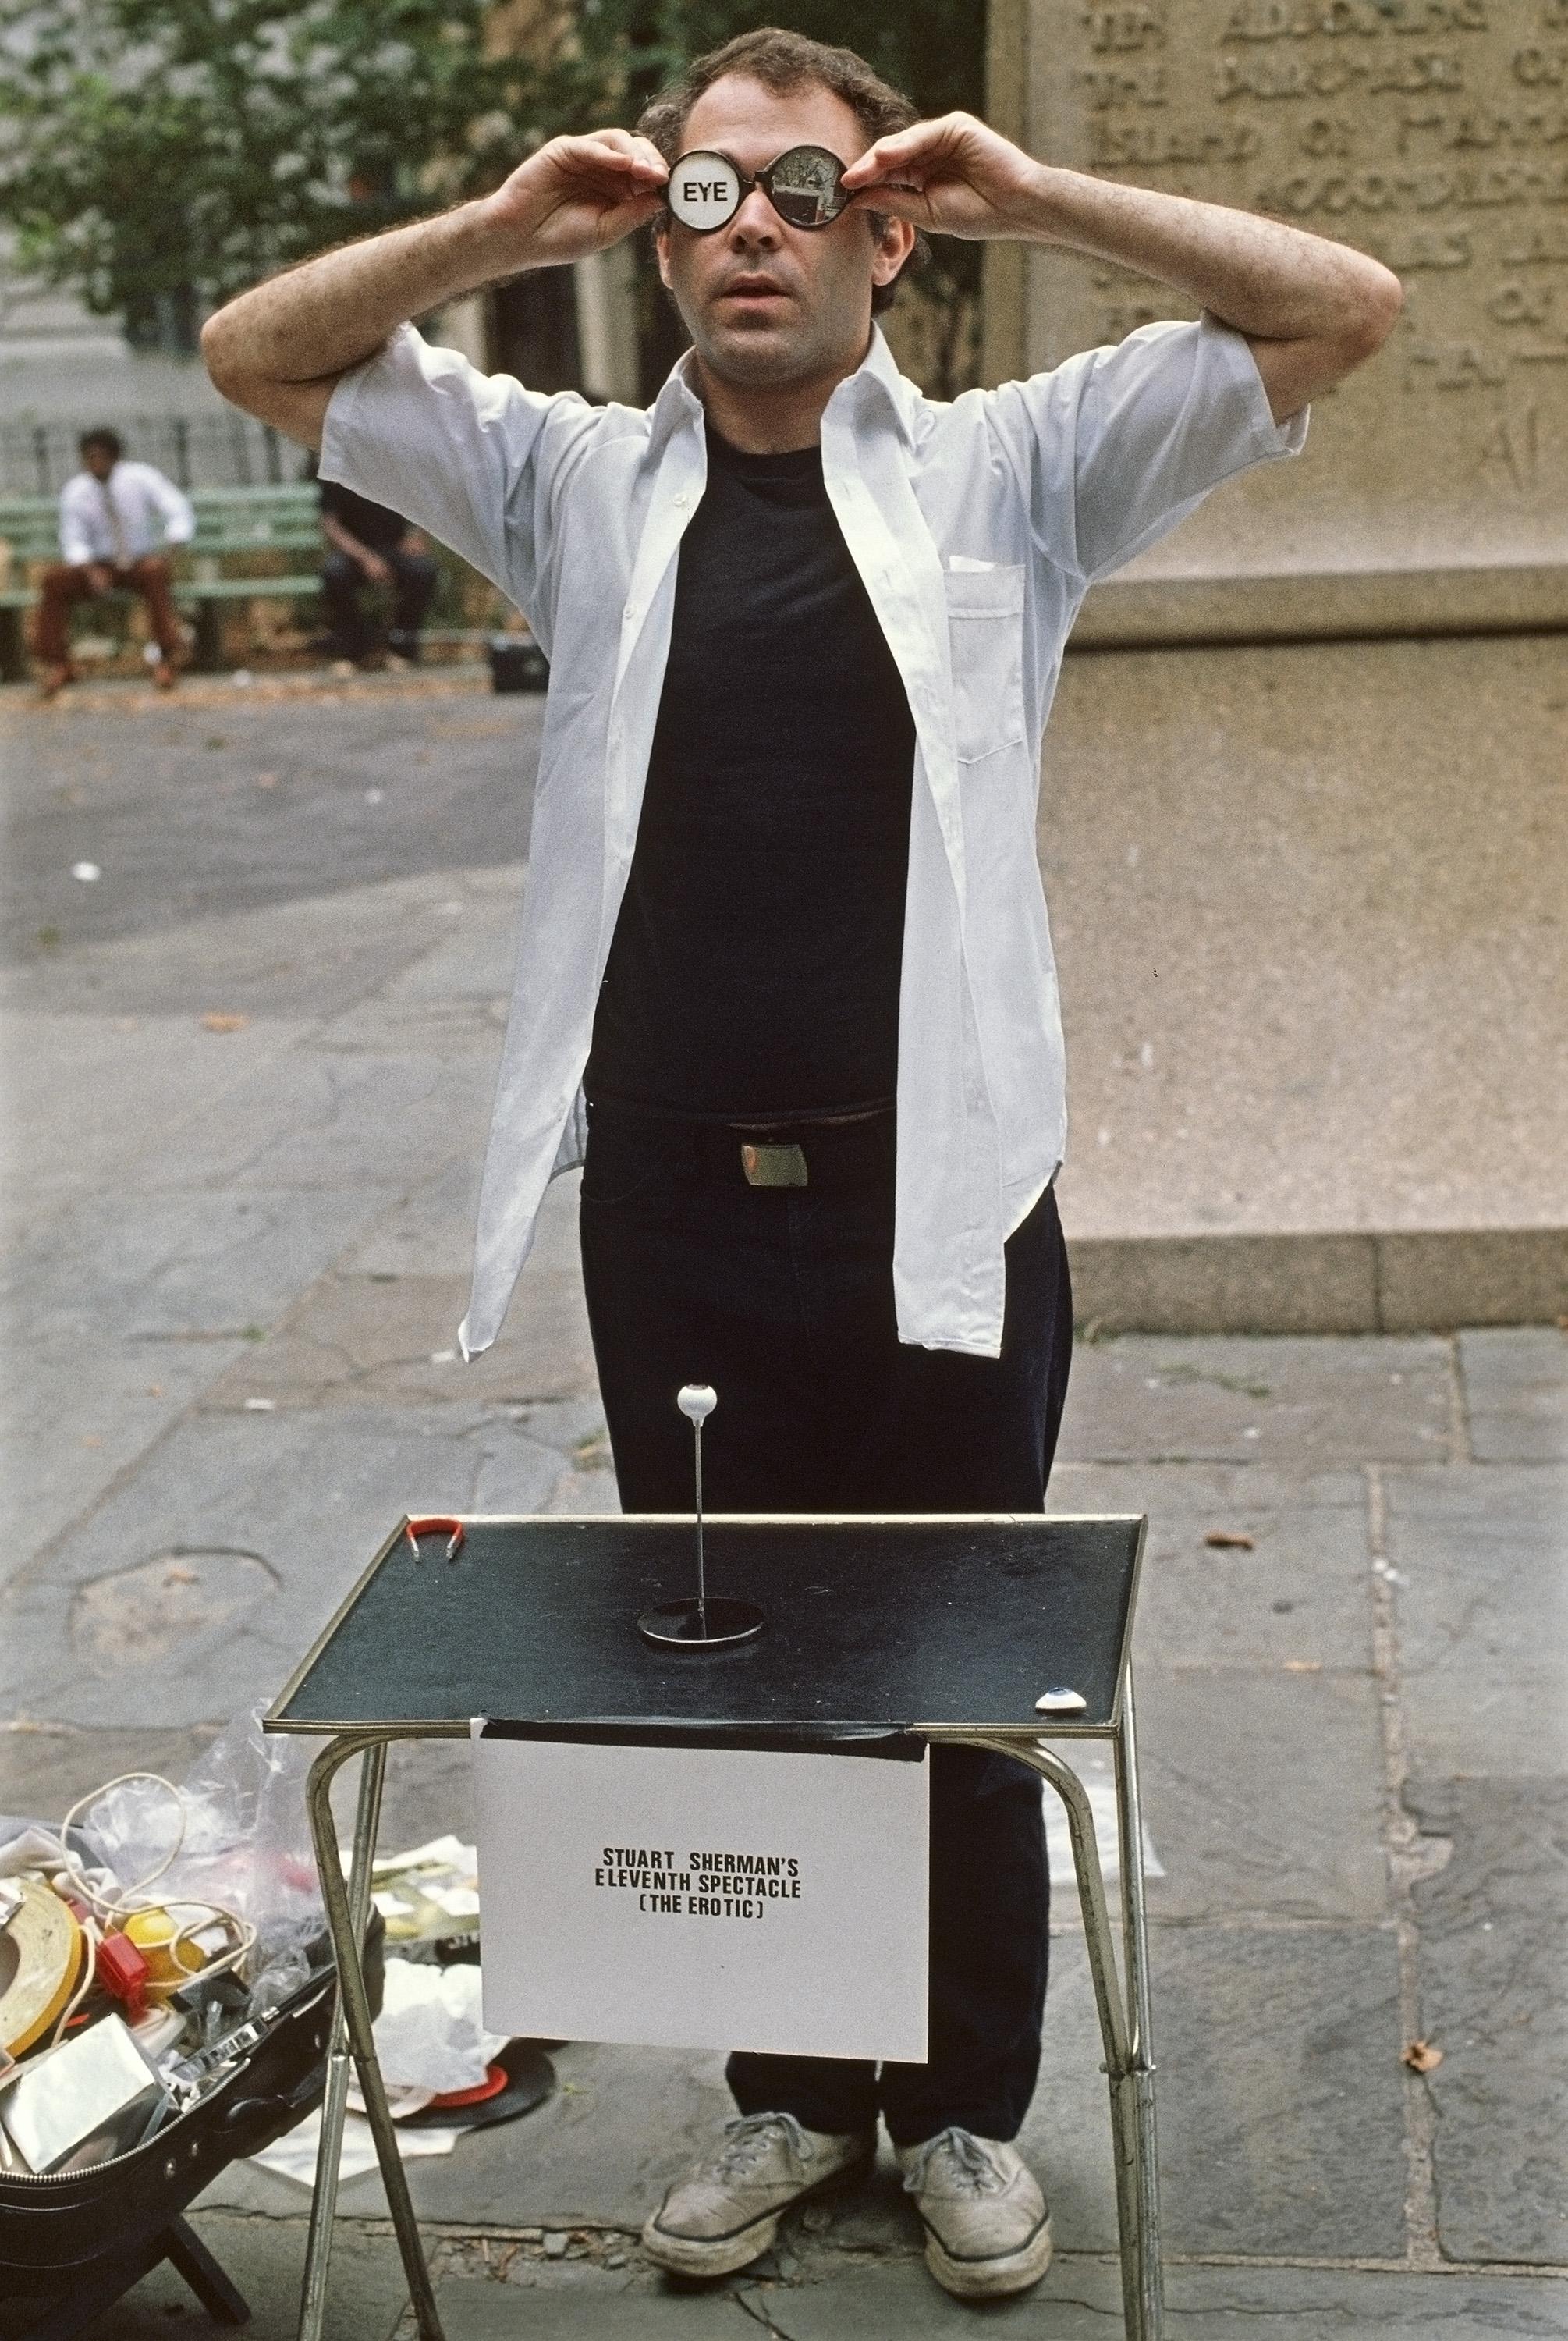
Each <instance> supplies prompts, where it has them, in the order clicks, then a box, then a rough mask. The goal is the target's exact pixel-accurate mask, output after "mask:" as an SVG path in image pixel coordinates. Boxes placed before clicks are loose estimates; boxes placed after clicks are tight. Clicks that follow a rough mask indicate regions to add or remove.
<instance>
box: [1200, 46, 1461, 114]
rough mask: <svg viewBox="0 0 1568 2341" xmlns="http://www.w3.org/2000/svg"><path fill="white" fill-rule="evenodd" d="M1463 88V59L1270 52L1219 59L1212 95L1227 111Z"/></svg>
mask: <svg viewBox="0 0 1568 2341" xmlns="http://www.w3.org/2000/svg"><path fill="white" fill-rule="evenodd" d="M1434 89H1435V90H1442V91H1444V92H1453V93H1454V95H1458V94H1459V93H1460V92H1461V91H1463V89H1464V59H1463V58H1462V57H1458V56H1454V55H1437V54H1435V53H1434V54H1431V55H1428V54H1427V53H1426V52H1425V51H1423V50H1416V51H1414V53H1413V54H1411V55H1408V56H1393V57H1384V56H1381V55H1380V56H1379V57H1378V58H1377V60H1376V61H1375V62H1369V61H1368V60H1367V59H1366V58H1365V57H1354V56H1342V55H1335V54H1331V55H1327V56H1294V55H1293V56H1277V55H1275V54H1273V52H1271V51H1265V52H1263V53H1262V54H1255V55H1243V56H1239V57H1221V58H1220V59H1219V60H1218V62H1217V64H1216V66H1215V85H1214V94H1215V96H1216V99H1217V100H1219V102H1220V103H1221V104H1222V105H1223V104H1224V103H1225V101H1226V99H1227V98H1233V97H1263V98H1270V97H1275V98H1280V97H1283V98H1291V97H1307V98H1312V97H1341V96H1344V95H1347V94H1354V95H1361V94H1362V93H1363V92H1365V93H1368V94H1370V95H1374V96H1378V95H1383V94H1384V93H1385V92H1390V91H1392V92H1394V94H1395V95H1400V96H1404V97H1419V96H1421V95H1424V92H1426V91H1427V90H1434Z"/></svg>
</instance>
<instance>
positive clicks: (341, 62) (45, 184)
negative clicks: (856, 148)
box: [0, 0, 984, 344]
mask: <svg viewBox="0 0 1568 2341" xmlns="http://www.w3.org/2000/svg"><path fill="white" fill-rule="evenodd" d="M769 23H774V24H782V25H788V26H789V27H791V28H793V29H795V30H797V31H799V32H803V33H808V34H810V35H813V36H814V37H816V38H818V39H819V40H827V41H837V42H843V43H846V44H847V45H849V46H850V47H853V48H857V49H858V50H859V51H860V52H861V54H862V55H865V56H866V57H867V58H868V59H869V60H870V62H871V63H872V64H873V65H876V66H877V67H878V70H879V71H881V72H882V73H883V74H885V75H887V76H888V79H889V80H891V81H894V82H897V83H898V84H899V85H901V86H902V87H904V88H907V89H908V90H909V91H910V92H911V94H912V95H914V96H915V97H916V99H917V100H918V103H919V104H920V105H921V107H922V108H923V110H924V111H926V112H928V113H938V112H943V111H946V110H947V109H948V107H949V106H954V105H968V106H970V107H972V108H978V106H979V105H981V103H982V101H983V91H984V64H983V45H984V13H983V9H982V8H981V7H979V6H978V5H977V0H773V5H768V0H760V5H759V0H575V5H564V6H561V7H558V8H557V9H555V10H554V11H553V13H550V12H542V13H541V12H540V11H539V10H537V9H533V8H529V7H526V6H524V7H521V8H520V7H519V6H518V5H516V0H512V5H499V6H498V5H496V0H292V5H291V0H43V5H40V0H0V221H4V222H5V224H7V225H8V226H9V227H10V229H11V231H12V234H13V236H14V238H15V264H16V265H17V266H18V267H19V268H20V269H21V270H23V271H24V272H25V273H26V274H29V275H31V276H33V277H35V278H36V279H40V280H42V281H43V282H45V283H46V284H55V285H62V286H69V287H70V288H71V289H73V290H74V291H75V292H76V293H77V294H79V295H80V296H81V297H82V298H83V299H84V301H85V302H86V304H87V305H88V307H89V308H91V309H92V310H94V311H95V312H96V313H97V314H101V315H106V316H108V315H113V316H118V317H119V318H121V319H122V320H123V321H124V325H125V328H126V330H127V332H128V333H129V334H130V335H131V337H132V339H133V340H148V339H152V338H154V337H158V338H163V339H165V340H167V339H168V338H170V337H171V329H172V332H173V337H174V338H175V339H181V340H184V341H185V342H186V343H187V344H194V334H195V330H196V327H197V325H198V324H199V323H200V320H201V316H202V315H203V313H204V312H205V311H206V310H207V309H209V308H211V307H212V306H213V305H214V304H216V303H218V302H219V301H222V300H223V299H225V298H226V297H227V296H228V295H229V294H232V293H234V292H236V291H238V290H239V289H241V288H242V287H243V285H245V284H251V283H253V282H254V280H255V279H256V277H257V276H258V275H261V274H264V273H266V272H267V271H268V270H270V269H273V268H276V267H280V266H283V265H284V264H287V263H289V262H291V261H293V260H298V259H301V258H303V257H304V256H305V255H306V254H310V253H312V252H317V251H320V250H321V249H322V248H323V246H324V245H327V244H333V243H338V242H342V240H344V239H345V238H348V237H351V236H354V235H361V234H369V233H371V232H372V231H374V230H375V229H378V228H382V227H387V226H392V225H395V224H397V223H398V222H400V221H402V220H406V219H412V218H418V217H419V216H421V215H422V214H424V213H428V212H430V211H432V210H434V209H436V208H438V207H439V206H440V205H441V204H443V203H448V202H452V201H454V200H456V199H457V198H459V197H461V196H463V195H466V194H475V193H478V192H480V191H481V190H482V189H484V188H486V187H489V186H493V185H495V184H497V183H498V182H499V180H500V179H501V177H502V176H503V175H504V174H505V173H506V172H507V171H508V170H509V169H511V167H512V166H513V165H514V164H516V163H517V162H518V161H519V160H521V157H522V155H524V154H527V153H529V152H530V151H531V149H532V148H533V147H535V146H537V145H538V144H541V143H542V141H543V140H544V139H546V138H548V137H550V136H551V135H552V134H554V133H555V132H557V131H559V130H563V129H581V128H587V127H590V126H592V125H598V124H602V123H605V122H611V121H623V122H627V121H630V120H631V119H632V118H633V117H634V116H635V115H636V113H637V111H638V109H639V107H640V105H641V104H642V103H643V101H644V99H645V98H646V97H647V96H648V95H650V93H651V92H652V91H653V90H654V89H655V88H657V87H658V85H660V82H661V81H663V80H665V79H666V78H667V77H668V76H669V75H670V74H671V73H673V72H676V71H679V70H680V68H681V67H682V66H684V65H686V64H687V63H688V62H689V61H690V58H691V57H693V56H695V55H700V54H701V53H702V51H703V50H705V49H709V48H712V47H715V46H717V45H719V43H720V42H722V41H725V40H728V39H729V37H730V36H731V35H733V34H735V33H738V32H742V31H747V30H749V29H750V28H751V27H752V26H754V25H762V24H769ZM935 255H936V256H935V259H934V262H933V265H932V267H931V268H930V270H929V271H928V273H927V274H926V276H925V277H924V279H922V280H919V281H918V284H917V290H918V294H919V295H920V296H921V297H922V298H924V299H926V300H928V301H934V302H935V303H936V304H937V305H938V309H940V310H943V311H944V312H945V313H949V314H950V315H951V317H952V318H953V319H955V320H958V319H961V318H964V317H967V316H969V315H972V313H973V307H974V294H975V291H976V288H977V286H978V247H977V246H974V245H971V244H958V243H955V242H954V241H953V240H952V239H950V238H948V239H938V242H937V244H936V245H935ZM649 323H650V326H656V319H655V318H654V316H653V315H652V314H650V317H649ZM958 330H959V329H958V326H957V325H955V327H954V331H958ZM949 338H951V336H949Z"/></svg>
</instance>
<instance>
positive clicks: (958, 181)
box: [844, 114, 1040, 237]
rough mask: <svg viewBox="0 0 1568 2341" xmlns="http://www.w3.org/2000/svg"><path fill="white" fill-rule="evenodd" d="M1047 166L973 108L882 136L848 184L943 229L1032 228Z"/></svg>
mask: <svg viewBox="0 0 1568 2341" xmlns="http://www.w3.org/2000/svg"><path fill="white" fill-rule="evenodd" d="M1039 175H1040V166H1039V164H1037V163H1036V162H1034V161H1033V160H1032V159H1031V158H1030V157H1029V156H1028V155H1027V154H1025V153H1024V152H1023V150H1022V149H1021V148H1020V147H1017V146H1015V145H1013V144H1011V142H1010V141H1009V140H1008V139H1006V138H1004V137H1002V136H1001V134H1000V133H999V132H997V131H995V130H992V129H991V128H990V127H989V126H988V125H987V124H986V123H984V122H978V121H977V120H976V118H975V116H974V115H972V114H944V115H942V116H941V117H940V119H939V120H938V121H935V122H917V123H915V124H913V125H911V126H910V128H909V129H908V130H898V131H895V132H894V133H893V134H892V135H891V136H890V137H887V138H878V141H877V143H876V144H875V145H874V146H868V148H867V149H866V152H865V153H864V154H861V155H859V156H858V158H857V159H856V161H854V162H853V163H851V164H849V169H848V170H847V171H846V172H845V174H844V184H845V186H846V187H848V188H849V189H850V190H851V191H852V192H853V194H855V196H856V198H857V205H856V207H857V208H858V209H859V210H862V211H879V212H891V213H892V214H893V215H894V216H895V218H898V219H907V220H910V221H912V222H913V224H915V226H916V227H926V228H932V229H934V230H935V231H936V233H937V234H938V235H962V236H970V237H979V236H1027V235H1033V234H1036V233H1037V231H1036V229H1035V227H1034V225H1033V224H1032V220H1031V214H1030V204H1031V199H1032V197H1034V196H1035V194H1036V192H1037V185H1038V181H1039Z"/></svg>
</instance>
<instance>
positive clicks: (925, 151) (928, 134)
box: [844, 115, 959, 189]
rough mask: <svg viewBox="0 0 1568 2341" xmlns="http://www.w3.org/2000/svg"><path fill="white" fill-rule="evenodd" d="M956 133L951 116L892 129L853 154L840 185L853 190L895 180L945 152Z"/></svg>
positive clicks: (957, 132) (956, 122)
mask: <svg viewBox="0 0 1568 2341" xmlns="http://www.w3.org/2000/svg"><path fill="white" fill-rule="evenodd" d="M958 135H959V117H958V116H957V115H944V116H943V117H942V119H941V120H940V121H938V122H916V123H913V124H911V125H910V126H909V128H908V130H895V131H892V132H890V133H889V134H888V136H887V137H886V138H878V141H877V143H876V144H875V145H874V146H868V147H867V149H866V152H865V153H864V154H860V155H858V156H857V157H856V159H855V161H854V162H853V163H851V164H849V167H848V169H847V170H846V171H845V173H844V184H845V186H847V187H851V188H855V189H859V188H864V187H871V186H876V185H878V184H880V183H882V182H884V181H887V180H893V179H898V178H899V177H900V176H901V175H902V174H904V173H905V172H907V171H908V172H917V173H918V168H919V166H920V165H921V164H928V163H930V162H931V161H932V160H933V159H934V158H935V157H936V156H937V155H938V154H945V153H946V152H948V150H949V149H950V148H951V147H952V146H953V145H954V144H956V143H957V141H958Z"/></svg>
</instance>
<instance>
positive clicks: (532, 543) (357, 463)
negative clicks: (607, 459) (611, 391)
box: [320, 325, 604, 620]
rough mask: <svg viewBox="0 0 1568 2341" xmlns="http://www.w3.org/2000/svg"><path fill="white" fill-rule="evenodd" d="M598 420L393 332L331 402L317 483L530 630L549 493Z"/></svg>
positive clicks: (575, 404) (567, 397) (404, 329)
mask: <svg viewBox="0 0 1568 2341" xmlns="http://www.w3.org/2000/svg"><path fill="white" fill-rule="evenodd" d="M603 412H604V410H603V409H601V408H598V407H592V406H590V405H589V404H588V403H587V401H586V400H585V399H582V398H581V397H580V396H579V395H578V393H576V392H575V391H561V392H557V393H544V392H541V391H531V390H526V389H524V387H523V385H522V384H521V383H520V382H516V381H514V380H513V379H512V377H511V375H510V374H481V372H480V371H479V369H478V367H477V366H474V365H471V364H470V362H469V361H468V359H467V358H465V357H463V356H462V355H461V353H460V352H459V351H457V350H448V349H440V348H437V347H436V346H434V345H433V344H431V343H429V342H426V341H425V340H424V338H423V336H422V334H419V333H417V332H416V331H415V329H414V327H413V326H412V325H402V326H400V327H399V329H398V331H397V332H396V333H395V334H393V335H392V339H391V341H389V342H388V343H387V344H386V345H385V347H384V348H383V349H382V350H380V351H379V352H378V353H377V354H376V355H375V356H374V357H373V358H370V359H367V361H366V362H365V364H363V365H361V366H356V367H354V368H353V370H352V372H351V373H349V374H344V376H343V378H342V381H341V382H340V383H339V384H338V385H337V387H336V389H335V390H334V391H333V393H332V398H331V401H330V402H329V403H328V406H327V413H326V422H325V424H324V427H323V434H322V457H321V467H320V476H321V477H322V478H323V480H329V481H336V482H338V483H341V484H342V486H344V487H348V488H353V489H355V490H357V492H358V493H360V494H361V495H362V496H368V497H370V498H371V499H372V502H373V503H379V504H385V505H387V506H388V507H390V509H391V510H392V511H393V512H399V513H402V515H403V516H404V518H405V519H406V520H409V521H412V523H414V525H415V526H416V527H419V528H422V529H425V530H427V531H428V532H429V533H430V534H431V535H432V536H433V537H435V538H436V539H437V541H438V542H439V543H442V544H444V545H447V546H449V547H450V548H451V550H452V552H453V553H459V554H461V557H462V559H463V560H464V561H466V562H469V563H471V565H472V567H473V568H475V569H477V570H478V571H479V572H480V573H481V576H484V577H488V578H489V579H490V581H491V583H492V584H493V585H496V586H498V587H499V588H500V590H501V592H502V593H504V594H506V595H507V596H508V598H509V599H510V600H511V601H512V602H515V603H516V604H517V606H518V607H519V609H521V611H523V613H525V615H527V616H528V617H529V618H530V619H531V620H532V619H535V618H536V614H537V604H538V601H539V595H540V582H541V574H542V573H543V570H544V566H545V563H546V561H547V559H548V553H549V537H550V531H551V512H552V505H553V502H554V493H553V492H554V488H555V485H556V484H557V483H558V482H559V479H560V475H561V471H562V468H563V465H564V463H565V459H566V458H567V456H568V455H569V454H570V453H571V451H572V449H573V448H574V446H576V445H578V444H580V443H584V442H586V440H587V439H588V438H589V437H590V436H591V434H592V433H593V432H594V431H595V429H596V428H597V426H598V424H599V422H600V417H601V415H602V413H603Z"/></svg>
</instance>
